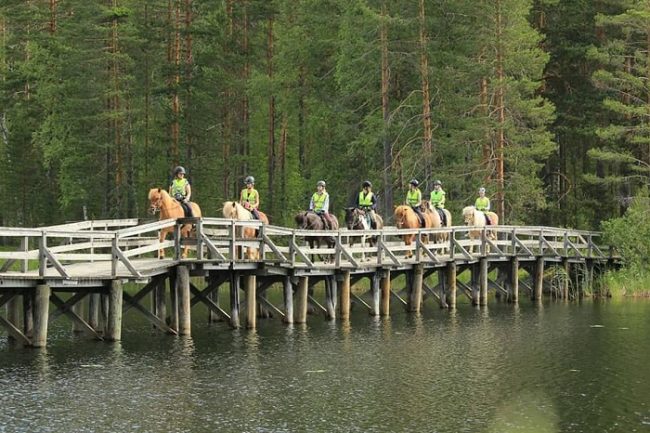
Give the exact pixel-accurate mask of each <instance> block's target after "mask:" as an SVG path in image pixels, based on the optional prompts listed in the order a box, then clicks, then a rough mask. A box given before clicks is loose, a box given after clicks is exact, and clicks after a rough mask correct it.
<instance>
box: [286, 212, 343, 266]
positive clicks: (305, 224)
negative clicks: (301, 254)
mask: <svg viewBox="0 0 650 433" xmlns="http://www.w3.org/2000/svg"><path fill="white" fill-rule="evenodd" d="M329 217H330V221H331V223H332V227H331V229H332V230H338V229H339V221H338V219H337V218H336V216H335V215H333V214H329ZM294 220H295V221H296V226H297V227H298V229H300V230H325V225H324V224H323V220H322V219H321V217H320V216H319V215H318V214H316V213H314V212H311V211H307V212H300V213H299V214H297V215H296V216H295V217H294ZM323 241H324V242H325V243H326V244H327V247H328V248H334V245H336V239H334V237H333V236H318V237H314V236H309V239H308V242H309V248H314V245H316V246H317V247H318V248H320V245H321V242H323ZM312 260H313V257H312ZM324 261H325V263H328V262H329V260H328V259H325V260H324Z"/></svg>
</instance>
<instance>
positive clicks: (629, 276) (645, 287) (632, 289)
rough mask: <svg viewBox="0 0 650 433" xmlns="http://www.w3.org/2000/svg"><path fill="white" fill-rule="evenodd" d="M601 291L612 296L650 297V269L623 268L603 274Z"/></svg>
mask: <svg viewBox="0 0 650 433" xmlns="http://www.w3.org/2000/svg"><path fill="white" fill-rule="evenodd" d="M601 284H602V287H601V293H603V294H606V295H608V296H612V297H623V296H630V297H639V298H644V297H650V271H646V270H644V271H640V270H637V269H630V268H628V269H621V270H619V271H610V272H607V273H606V274H605V275H603V278H602V281H601Z"/></svg>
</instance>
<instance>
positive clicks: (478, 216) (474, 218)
mask: <svg viewBox="0 0 650 433" xmlns="http://www.w3.org/2000/svg"><path fill="white" fill-rule="evenodd" d="M486 216H487V217H488V218H489V219H490V225H492V226H497V225H499V216H498V215H497V214H495V213H494V212H482V211H480V210H477V209H476V207H474V206H467V207H466V208H464V209H463V219H464V220H465V225H466V226H474V227H481V228H483V227H485V226H486V224H487V221H486V220H485V217H486ZM486 235H487V237H488V239H490V240H496V238H497V234H496V232H495V231H494V230H487V232H486ZM480 237H481V230H470V232H469V238H470V239H471V240H476V239H479V238H480ZM473 250H474V245H470V247H469V252H470V254H471V253H472V251H473Z"/></svg>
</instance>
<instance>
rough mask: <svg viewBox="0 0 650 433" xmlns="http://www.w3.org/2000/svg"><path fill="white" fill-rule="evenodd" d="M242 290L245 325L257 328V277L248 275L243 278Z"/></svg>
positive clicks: (249, 327)
mask: <svg viewBox="0 0 650 433" xmlns="http://www.w3.org/2000/svg"><path fill="white" fill-rule="evenodd" d="M245 285H246V287H244V291H245V292H246V327H247V328H248V329H255V328H257V278H256V277H255V275H248V276H247V277H246V279H245Z"/></svg>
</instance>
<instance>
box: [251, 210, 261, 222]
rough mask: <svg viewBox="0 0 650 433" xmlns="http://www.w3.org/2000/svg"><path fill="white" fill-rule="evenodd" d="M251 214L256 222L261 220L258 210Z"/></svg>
mask: <svg viewBox="0 0 650 433" xmlns="http://www.w3.org/2000/svg"><path fill="white" fill-rule="evenodd" d="M251 213H252V214H253V218H255V219H256V220H258V219H260V213H259V212H258V211H257V209H253V210H252V211H251Z"/></svg>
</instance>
